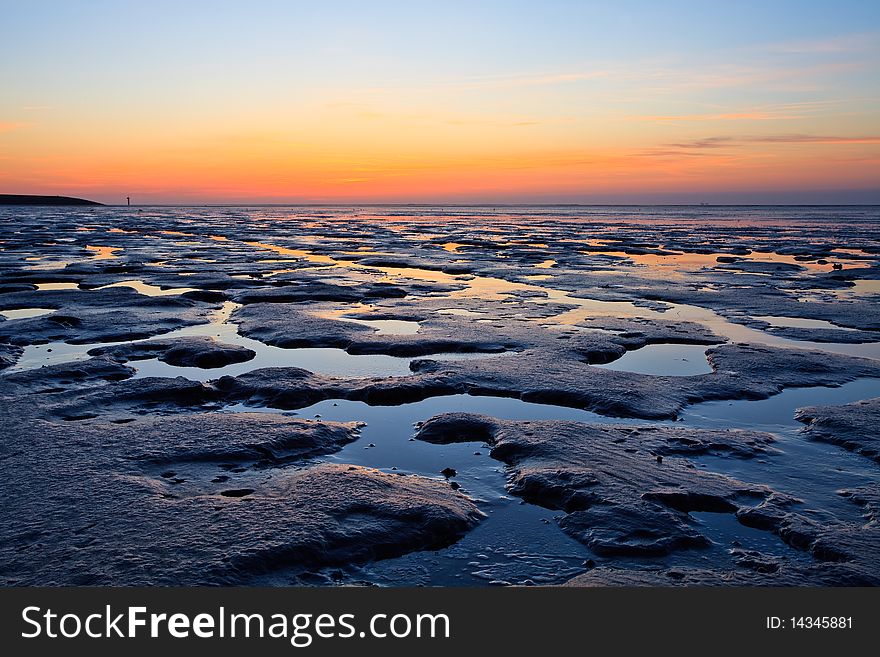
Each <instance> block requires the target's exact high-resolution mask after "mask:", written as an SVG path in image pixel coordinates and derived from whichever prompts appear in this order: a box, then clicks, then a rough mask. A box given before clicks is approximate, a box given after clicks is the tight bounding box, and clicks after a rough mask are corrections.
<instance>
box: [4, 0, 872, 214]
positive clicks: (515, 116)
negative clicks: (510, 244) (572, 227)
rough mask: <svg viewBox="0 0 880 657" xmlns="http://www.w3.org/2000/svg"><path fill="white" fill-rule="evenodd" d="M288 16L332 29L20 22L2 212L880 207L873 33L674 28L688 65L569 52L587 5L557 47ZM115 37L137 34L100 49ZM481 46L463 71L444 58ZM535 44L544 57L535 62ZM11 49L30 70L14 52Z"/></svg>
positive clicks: (457, 27)
mask: <svg viewBox="0 0 880 657" xmlns="http://www.w3.org/2000/svg"><path fill="white" fill-rule="evenodd" d="M270 4H271V6H272V7H273V9H274V10H276V11H278V12H280V13H284V12H287V13H288V14H289V15H285V18H287V19H288V20H293V19H294V18H296V20H299V21H309V20H310V21H312V25H313V27H314V28H315V29H314V30H313V32H308V31H307V30H304V31H302V32H301V33H300V34H298V39H297V40H295V42H292V41H291V40H290V39H285V38H284V37H285V33H284V32H282V31H281V30H282V29H283V26H284V21H283V20H281V18H278V20H279V21H280V22H279V27H278V33H276V34H274V37H273V36H270V35H267V34H265V32H266V31H271V30H272V25H270V23H269V22H266V21H265V20H262V21H261V22H260V24H259V29H258V30H255V31H252V32H247V33H242V32H241V31H240V30H239V29H238V23H237V22H236V20H238V21H241V20H246V19H248V18H253V17H252V16H250V15H248V13H247V11H246V9H245V8H242V7H240V6H237V5H234V4H233V5H225V4H223V5H222V8H221V9H219V10H218V11H217V12H216V14H212V15H211V16H207V17H206V16H205V15H204V14H202V13H199V12H198V11H196V10H194V9H189V8H188V9H185V10H184V9H182V10H180V11H181V12H183V13H182V14H180V15H179V16H177V18H178V19H179V20H180V22H181V23H180V26H179V29H178V30H177V31H174V29H173V28H170V27H169V26H168V25H167V24H166V23H165V22H164V16H165V15H164V14H163V13H162V12H161V11H159V10H158V9H153V8H152V7H150V8H130V7H129V8H122V7H117V8H116V9H115V10H114V12H115V13H114V12H107V11H105V13H103V14H101V13H100V12H98V10H97V9H95V10H92V9H82V11H83V12H86V11H94V12H96V13H95V14H94V15H92V16H91V17H89V16H85V15H80V13H76V12H73V10H72V9H71V10H70V11H71V12H73V13H71V15H70V16H68V17H67V20H70V21H74V22H76V21H81V22H82V24H81V25H80V28H81V29H82V30H84V32H83V33H81V34H79V33H76V34H77V35H76V38H75V39H74V36H73V34H69V33H68V31H67V30H66V24H62V20H61V18H58V19H57V20H58V25H56V26H54V28H55V31H52V30H50V31H49V33H47V34H45V35H43V33H42V32H40V33H39V34H38V33H37V32H35V31H34V30H35V29H36V28H35V25H36V24H37V23H36V22H34V21H35V20H36V18H40V19H42V20H48V19H47V16H45V15H40V16H37V14H36V13H29V12H37V10H36V9H34V10H31V9H30V8H29V7H24V8H21V9H20V10H19V11H20V13H21V16H12V17H11V18H10V21H11V22H10V25H14V24H15V20H16V18H17V19H18V21H19V23H18V28H19V31H18V32H17V31H16V30H14V29H10V33H11V34H12V35H13V37H15V36H16V35H18V37H17V38H20V39H22V40H23V41H21V42H20V43H19V44H18V47H19V48H23V47H25V45H28V46H30V47H31V51H30V52H31V57H32V58H33V61H31V60H26V61H25V62H24V64H23V65H22V69H21V71H5V72H3V71H0V73H4V74H5V75H6V78H5V79H6V82H7V84H5V85H4V88H5V90H6V91H5V93H4V98H3V99H0V193H21V194H63V195H72V196H83V197H87V198H93V199H95V200H99V201H102V202H108V203H123V202H124V199H125V197H126V196H131V197H132V201H133V202H134V203H177V202H179V203H227V202H242V203H249V202H250V203H272V202H279V203H282V202H291V203H297V202H303V203H321V202H327V203H333V202H340V203H347V202H352V203H356V202H374V203H382V202H389V203H408V202H414V203H419V202H425V203H431V202H437V203H443V202H450V203H456V202H462V203H467V202H475V203H484V202H485V203H505V202H510V203H517V202H548V203H552V202H604V201H608V202H629V201H632V202H636V203H641V202H652V201H656V202H663V201H664V200H671V201H673V202H677V200H682V201H684V202H699V201H703V200H706V201H713V200H715V199H716V198H722V199H728V200H731V199H733V200H734V201H736V200H739V201H741V202H746V203H748V202H751V201H752V200H753V199H754V198H758V197H760V195H761V194H762V193H765V192H766V193H768V194H772V193H777V192H786V193H788V194H789V197H791V198H797V196H798V194H801V193H803V194H809V193H812V192H814V191H816V190H826V191H828V194H829V198H831V199H832V200H833V201H835V202H846V201H847V200H848V199H849V198H850V196H851V194H856V196H854V197H853V198H855V199H856V200H857V201H858V200H863V199H865V198H874V196H876V197H877V198H878V199H880V109H878V108H880V103H878V101H877V97H878V96H880V88H878V79H880V78H878V76H877V75H876V73H877V72H878V68H880V65H878V61H880V47H878V44H880V39H878V32H864V31H863V32H858V33H847V32H843V33H841V34H834V35H831V36H828V37H824V36H823V37H815V36H814V37H811V38H809V39H805V38H795V37H794V35H788V34H785V35H780V36H779V37H778V39H777V40H773V39H770V37H769V36H764V37H762V39H763V40H758V39H757V37H755V39H754V40H753V41H750V42H748V43H741V41H743V39H746V38H749V35H748V34H746V33H744V32H737V31H735V30H734V31H731V30H728V31H726V32H725V30H727V27H726V26H725V25H724V24H723V23H720V22H718V21H717V20H709V19H708V18H706V17H703V19H702V21H703V22H702V23H701V24H700V25H699V26H698V27H700V28H701V29H703V30H704V31H711V30H719V31H721V32H722V34H719V35H715V36H714V37H712V35H709V36H707V37H706V42H707V43H711V44H712V45H713V46H714V47H713V48H708V46H707V43H698V42H699V38H697V35H698V34H699V31H695V30H694V26H688V25H687V24H686V22H685V23H681V24H679V23H676V22H675V21H674V20H673V19H674V18H675V17H674V16H670V17H669V18H668V20H669V21H671V22H672V26H671V27H669V29H673V28H674V29H675V30H680V31H682V34H687V35H688V37H689V38H690V39H691V40H692V41H694V42H695V45H692V46H689V45H687V44H688V43H689V42H686V41H682V40H679V41H676V44H677V46H680V47H689V48H691V50H692V52H689V53H677V52H675V51H674V50H673V49H671V47H670V45H669V43H668V42H666V41H664V42H662V43H659V42H658V43H654V42H655V41H657V40H658V39H661V37H662V36H663V31H662V30H659V29H657V30H655V29H653V26H652V25H651V23H650V21H648V20H647V19H645V22H644V24H642V25H640V27H639V29H640V30H641V31H640V32H639V39H635V38H634V37H633V36H631V35H630V33H629V32H626V33H625V36H626V37H627V38H628V39H629V40H627V41H625V42H624V45H626V47H627V48H628V49H629V50H628V51H625V52H624V51H621V50H620V48H619V47H618V46H619V44H620V43H621V42H620V38H621V36H622V35H617V37H616V39H617V40H615V36H614V29H616V28H614V25H615V23H614V21H613V20H611V19H610V18H609V19H608V25H610V26H611V27H608V28H607V29H606V30H604V31H603V30H601V29H599V28H596V29H594V30H593V32H592V33H591V34H592V39H593V41H590V40H586V41H588V42H589V43H587V42H584V43H581V41H580V40H571V39H570V38H569V39H568V40H565V39H563V38H562V37H561V36H560V35H562V34H566V33H567V31H569V30H573V29H574V28H573V27H572V26H570V25H569V24H568V23H569V22H571V21H570V17H569V18H566V16H567V14H566V13H565V12H562V9H561V8H563V7H564V8H565V10H566V12H577V11H586V9H584V8H583V6H581V5H579V4H578V3H565V2H560V5H559V7H560V12H561V13H560V15H559V17H557V18H556V19H554V20H556V22H552V23H548V24H547V25H546V26H543V25H542V24H533V23H530V19H529V17H528V16H526V15H525V13H527V12H528V11H537V8H532V9H525V8H524V9H523V10H522V11H523V12H524V15H523V16H521V17H518V16H514V17H512V18H510V21H512V23H511V24H509V25H507V26H506V28H505V29H504V30H499V31H498V32H497V33H492V32H491V31H489V28H488V27H487V26H489V25H490V24H491V23H492V21H493V20H495V17H496V13H493V12H492V11H489V9H488V8H482V9H481V10H480V11H482V12H483V13H485V14H486V16H483V22H480V21H477V22H476V23H475V24H473V25H470V27H469V24H468V23H465V22H462V20H461V18H460V16H459V15H458V14H459V13H460V10H456V9H454V8H453V9H449V15H442V16H439V17H438V16H434V15H432V16H430V19H431V20H432V21H434V22H437V26H436V30H437V34H436V35H434V34H433V33H432V34H425V33H420V32H413V33H412V35H410V34H409V32H408V31H407V29H408V28H409V27H410V25H409V23H408V22H407V21H409V22H411V23H413V24H418V25H422V24H425V23H424V21H423V19H425V20H427V17H425V16H421V15H420V14H421V13H422V12H424V11H427V10H425V9H412V12H416V14H418V15H406V16H404V18H400V17H399V16H398V15H397V14H398V13H400V12H399V5H388V6H387V7H385V6H384V5H382V7H384V9H382V10H381V11H382V16H383V17H384V19H383V20H380V19H379V18H378V17H374V16H373V15H372V14H371V13H370V12H366V14H365V15H360V16H359V15H356V14H357V12H358V11H360V10H359V9H357V7H358V5H356V4H350V3H347V4H346V3H343V4H344V5H345V9H346V11H345V12H342V11H341V10H337V11H331V10H330V9H326V10H325V9H322V10H318V9H314V10H310V11H306V10H305V9H304V8H303V7H305V6H306V5H301V4H300V3H292V4H289V5H287V4H282V5H275V4H274V3H270ZM61 6H63V5H57V6H55V9H56V11H61V10H60V9H59V7H61ZM170 6H171V5H169V6H168V7H165V9H166V10H169V11H170V9H169V7H170ZM487 7H488V5H487ZM866 7H867V5H866ZM868 9H870V8H868ZM105 10H106V8H105ZM78 11H79V10H78ZM363 11H366V10H363ZM376 11H379V9H377V10H376ZM474 11H478V10H477V9H475V10H474ZM641 11H642V13H645V14H647V13H649V12H650V11H653V10H652V9H651V6H650V5H649V4H646V5H645V6H644V7H643V8H642V10H641ZM713 11H714V10H713ZM321 12H325V13H324V14H322V13H321ZM129 13H131V14H132V15H131V16H129V15H128V14H129ZM403 13H404V14H405V13H406V12H403ZM478 13H479V11H478ZM594 13H595V12H594ZM117 14H118V15H117ZM190 14H191V15H190ZM238 14H241V15H240V16H239V15H238ZM319 14H320V15H319ZM539 15H540V16H541V17H542V19H543V18H544V14H539ZM89 18H90V20H92V21H97V23H96V25H95V26H94V27H90V25H91V24H90V23H88V22H87V19H89ZM592 18H593V19H594V20H596V17H595V16H592ZM135 19H137V20H135ZM746 19H747V16H746V17H744V18H743V20H744V21H745V20H746ZM475 20H476V19H475ZM547 20H550V19H549V18H548V19H547ZM652 20H654V21H655V22H656V21H661V20H667V19H666V15H665V14H663V13H662V12H661V13H660V14H658V15H657V16H655V17H654V19H652ZM676 20H677V19H676ZM695 20H696V19H695ZM725 20H731V19H730V17H726V18H725ZM853 20H855V19H853ZM28 21H30V22H28ZM101 21H105V22H107V21H117V22H118V25H116V24H115V23H114V25H115V27H118V28H119V29H118V30H116V31H113V32H110V33H106V34H105V33H104V32H101V31H100V30H99V27H100V25H99V24H100V23H101ZM138 21H140V22H138ZM151 21H152V22H151ZM206 21H207V22H208V23H210V25H208V26H204V27H203V24H204V23H205V22H206ZM395 21H396V22H395ZM401 21H403V22H404V23H406V24H404V25H401V24H398V23H400V22H401ZM438 21H439V22H438ZM826 22H827V21H826ZM28 26H30V28H31V32H30V36H31V37H32V38H31V41H34V43H31V41H27V40H26V39H25V37H26V36H27V35H28V30H27V28H28ZM121 26H125V29H122V27H121ZM133 26H142V27H141V28H139V30H136V29H135V27H133ZM49 27H50V28H51V27H53V26H52V25H50V26H49ZM797 27H798V26H797V25H794V26H791V25H788V26H787V27H786V28H785V29H791V30H795V29H796V28H797ZM801 27H802V28H803V30H802V31H804V30H807V29H808V28H809V30H812V31H813V32H815V31H816V30H818V29H820V28H823V25H818V26H816V25H805V26H801ZM848 27H849V28H850V29H854V28H855V27H856V26H848ZM159 28H161V29H162V30H164V32H161V31H160V32H156V31H154V30H158V29H159ZM209 28H210V29H209ZM686 28H687V29H686ZM169 29H170V30H171V32H170V33H169V32H168V30H169ZM468 29H471V30H473V34H471V38H470V40H464V39H463V38H462V39H459V41H456V42H455V43H458V44H459V45H457V46H456V48H455V49H453V50H452V51H451V50H450V47H451V46H450V45H449V44H450V43H451V42H450V41H449V37H450V36H451V35H456V37H458V36H461V34H462V31H467V30H468ZM778 29H779V30H782V29H783V26H782V23H779V28H778ZM840 29H843V28H840ZM89 30H93V32H92V33H91V34H89V32H88V31H89ZM536 30H537V32H536ZM609 30H610V31H609ZM606 32H607V34H606ZM99 34H100V38H101V39H108V40H110V42H108V43H105V41H103V40H97V39H98V35H99ZM160 34H161V35H162V38H157V36H158V35H160ZM658 35H659V36H658ZM40 39H45V42H39V40H40ZM89 39H92V40H91V41H90V40H89ZM383 39H384V40H383ZM530 39H533V40H537V41H536V43H539V42H540V46H541V47H540V49H538V48H537V46H535V48H534V49H532V50H531V51H528V48H527V49H526V51H522V49H523V44H527V43H530ZM725 39H727V40H729V41H730V42H731V44H730V46H729V47H727V49H726V50H725V49H724V47H722V45H721V44H723V43H724V40H725ZM239 42H240V43H239ZM637 42H638V43H644V44H645V45H644V46H643V47H642V49H641V50H638V43H637ZM716 42H718V43H719V45H717V46H716ZM592 43H595V44H596V45H595V49H594V51H590V50H589V47H590V44H592ZM652 43H653V45H651V44H652ZM23 44H24V45H23ZM493 44H494V45H493ZM5 47H7V48H9V52H8V53H7V52H6V51H5V50H3V49H4V46H3V45H0V52H2V53H3V54H4V55H7V57H4V59H5V61H12V59H10V57H11V53H12V51H13V49H14V48H15V47H16V44H15V43H14V38H13V40H12V41H9V42H8V43H7V45H6V46H5ZM40 48H44V49H45V50H46V52H47V54H46V57H45V61H44V60H43V59H42V58H41V55H39V52H40V50H39V49H40ZM615 49H616V50H615ZM521 51H522V52H521ZM611 51H614V52H617V54H616V55H615V56H613V57H612V56H610V55H608V54H607V53H609V52H611ZM62 52H63V53H64V56H61V55H60V53H62ZM52 53H54V54H52ZM50 55H51V56H50ZM713 57H714V59H712V58H713ZM117 58H119V61H117ZM536 60H540V61H539V62H538V61H536ZM0 82H3V80H2V79H0ZM756 194H757V196H755V195H756ZM871 194H873V195H874V196H871ZM866 195H867V196H866ZM805 198H807V199H810V198H812V197H809V196H805Z"/></svg>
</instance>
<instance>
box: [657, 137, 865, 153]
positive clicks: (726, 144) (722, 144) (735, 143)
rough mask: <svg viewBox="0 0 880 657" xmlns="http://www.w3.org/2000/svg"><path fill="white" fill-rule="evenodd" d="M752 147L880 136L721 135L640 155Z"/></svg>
mask: <svg viewBox="0 0 880 657" xmlns="http://www.w3.org/2000/svg"><path fill="white" fill-rule="evenodd" d="M751 144H880V136H877V135H860V136H841V135H801V134H781V135H740V136H730V135H719V136H713V137H701V138H699V139H692V140H690V141H684V142H677V143H672V144H663V145H662V146H661V147H659V148H656V149H649V150H646V151H643V152H642V153H640V155H642V156H648V157H671V156H678V155H702V154H705V152H706V151H713V150H717V149H729V148H738V147H741V146H747V145H751Z"/></svg>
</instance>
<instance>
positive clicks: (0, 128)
mask: <svg viewBox="0 0 880 657" xmlns="http://www.w3.org/2000/svg"><path fill="white" fill-rule="evenodd" d="M29 125H31V124H30V123H21V122H19V121H0V132H12V131H13V130H20V129H21V128H27V127H28V126H29Z"/></svg>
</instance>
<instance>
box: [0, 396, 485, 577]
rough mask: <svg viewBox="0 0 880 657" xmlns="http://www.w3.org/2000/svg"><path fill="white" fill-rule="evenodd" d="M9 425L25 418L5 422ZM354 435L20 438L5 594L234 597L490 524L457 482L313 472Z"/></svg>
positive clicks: (145, 431) (231, 422) (261, 423)
mask: <svg viewBox="0 0 880 657" xmlns="http://www.w3.org/2000/svg"><path fill="white" fill-rule="evenodd" d="M4 410H5V411H11V412H16V414H17V415H18V416H19V417H21V415H23V413H22V411H21V409H19V408H16V407H11V408H10V407H8V406H7V407H5V408H4ZM356 430H357V428H356V427H355V426H353V425H345V424H333V423H322V422H309V421H305V420H299V419H288V418H278V417H274V418H266V417H263V416H262V415H260V416H255V415H251V414H210V415H195V416H189V417H187V418H185V419H183V418H178V417H175V418H157V419H138V420H133V421H131V422H128V423H125V424H112V423H106V422H94V423H89V424H86V423H83V422H79V423H76V424H75V425H73V424H67V425H57V424H50V423H47V422H45V421H42V420H37V419H31V420H29V421H26V422H21V423H17V422H14V423H12V424H11V425H10V426H7V429H6V432H5V435H6V437H7V439H13V438H14V447H11V446H10V445H9V444H8V443H10V442H11V440H7V441H5V442H6V445H5V446H4V461H5V462H7V463H8V462H9V460H10V459H14V458H15V456H16V452H20V451H23V452H26V453H27V455H28V456H27V458H26V459H25V461H26V462H23V463H20V464H19V467H18V468H17V472H16V473H15V474H13V473H10V476H8V477H7V486H6V490H7V493H8V492H9V491H16V493H18V492H20V491H26V494H24V493H23V494H16V495H13V496H6V497H7V498H6V499H5V500H4V504H5V506H6V508H7V511H8V513H6V514H4V519H3V536H4V541H3V545H2V549H0V551H2V558H0V563H2V564H3V566H2V576H3V578H4V582H5V583H7V584H59V585H61V584H64V585H71V584H75V585H83V584H117V585H118V584H166V585H170V584H175V585H177V584H206V583H207V584H220V583H232V584H234V583H241V582H246V581H248V580H249V578H251V577H253V576H254V575H255V574H256V573H260V572H265V571H271V570H272V569H275V568H279V567H282V566H289V565H291V564H293V565H295V566H298V567H303V568H305V567H319V566H324V565H332V564H337V563H351V562H358V561H362V560H368V559H378V558H384V557H389V556H394V555H397V554H401V553H403V552H406V551H409V550H419V549H427V548H437V547H441V546H444V545H447V544H449V543H450V542H452V541H454V540H455V539H456V538H457V537H458V536H460V535H461V534H462V533H464V532H466V531H467V530H468V529H469V528H471V527H472V526H474V524H475V523H477V522H478V521H479V518H480V515H481V514H480V512H479V511H478V510H477V508H476V507H475V506H474V504H473V503H472V502H471V501H469V500H468V499H467V498H465V497H464V496H462V495H460V494H458V493H456V492H455V491H454V490H453V489H452V488H450V487H449V486H448V485H446V484H445V483H443V482H440V481H435V480H429V479H425V478H422V477H414V476H397V475H393V474H386V473H382V472H379V471H376V470H373V469H369V468H363V467H356V466H348V465H331V464H311V463H309V462H308V461H307V460H306V459H308V458H310V457H314V456H316V455H320V454H326V453H328V452H333V451H336V450H338V449H339V448H340V447H341V446H342V445H343V444H345V443H346V442H349V441H351V440H353V439H354V437H355V435H356Z"/></svg>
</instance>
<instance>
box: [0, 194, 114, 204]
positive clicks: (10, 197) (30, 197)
mask: <svg viewBox="0 0 880 657" xmlns="http://www.w3.org/2000/svg"><path fill="white" fill-rule="evenodd" d="M0 205H104V204H103V203H98V202H97V201H89V200H87V199H84V198H74V197H72V196H39V195H36V194H0Z"/></svg>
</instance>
